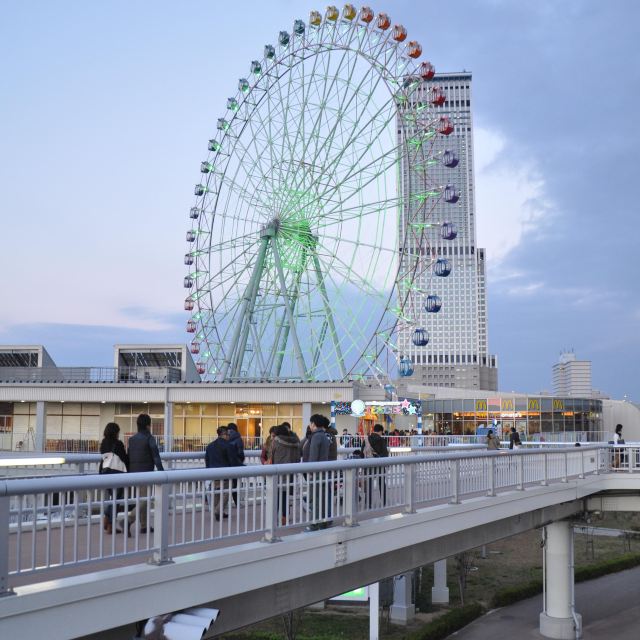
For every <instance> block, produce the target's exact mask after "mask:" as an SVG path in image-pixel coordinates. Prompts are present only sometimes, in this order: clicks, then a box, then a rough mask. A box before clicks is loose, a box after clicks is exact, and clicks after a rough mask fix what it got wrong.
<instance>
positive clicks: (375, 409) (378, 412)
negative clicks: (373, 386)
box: [334, 398, 422, 418]
mask: <svg viewBox="0 0 640 640" xmlns="http://www.w3.org/2000/svg"><path fill="white" fill-rule="evenodd" d="M334 411H335V413H336V415H340V416H354V417H356V418H362V417H365V416H370V417H372V418H375V417H376V416H383V415H394V414H395V415H405V416H419V415H422V403H421V402H420V401H419V400H408V399H407V398H405V399H404V400H399V401H397V402H377V401H372V402H363V401H362V400H354V401H353V402H336V403H335V405H334Z"/></svg>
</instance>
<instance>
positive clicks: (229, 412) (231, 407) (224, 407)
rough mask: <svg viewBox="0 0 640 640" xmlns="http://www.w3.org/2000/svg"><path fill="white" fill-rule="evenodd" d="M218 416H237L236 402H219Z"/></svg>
mask: <svg viewBox="0 0 640 640" xmlns="http://www.w3.org/2000/svg"><path fill="white" fill-rule="evenodd" d="M218 416H221V417H225V418H235V417H236V405H235V404H219V405H218ZM227 422H228V421H227Z"/></svg>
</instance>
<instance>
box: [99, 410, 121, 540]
mask: <svg viewBox="0 0 640 640" xmlns="http://www.w3.org/2000/svg"><path fill="white" fill-rule="evenodd" d="M103 435H104V438H103V439H102V442H101V443H100V453H101V454H102V460H100V466H99V467H98V473H100V474H112V473H126V472H127V471H128V470H129V456H128V455H127V452H126V450H125V448H124V444H123V443H122V440H120V425H118V424H116V423H115V422H109V423H108V424H107V426H106V427H105V428H104V434H103ZM107 493H108V499H109V504H107V506H106V507H105V508H104V517H103V518H102V526H103V527H104V530H105V531H106V532H107V533H108V534H109V535H111V534H112V533H113V503H112V500H113V489H109V490H108V492H107ZM123 498H124V488H123V487H120V488H119V489H117V490H116V500H122V499H123ZM122 508H123V507H122V505H121V504H117V505H116V513H117V512H118V511H121V510H122ZM116 533H122V529H116Z"/></svg>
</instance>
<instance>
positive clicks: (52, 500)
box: [0, 445, 640, 595]
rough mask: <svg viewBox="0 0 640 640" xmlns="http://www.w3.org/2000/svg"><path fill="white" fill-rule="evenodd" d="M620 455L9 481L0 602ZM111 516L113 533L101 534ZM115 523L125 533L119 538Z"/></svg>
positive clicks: (2, 522) (550, 452)
mask: <svg viewBox="0 0 640 640" xmlns="http://www.w3.org/2000/svg"><path fill="white" fill-rule="evenodd" d="M616 451H617V450H616ZM616 451H614V453H613V458H612V457H611V455H610V452H609V450H608V447H606V446H604V447H603V446H595V445H592V446H584V447H566V448H564V449H533V450H527V451H525V450H520V451H515V452H508V451H503V452H476V451H473V452H466V453H460V452H458V453H455V454H451V453H439V454H436V455H421V456H415V455H410V456H403V457H395V458H378V459H367V460H357V461H356V460H339V461H335V462H322V463H307V464H289V465H267V466H257V465H252V466H248V467H235V468H227V469H217V470H216V469H202V468H200V469H191V470H188V469H184V470H178V471H165V472H154V473H135V474H122V475H109V476H104V475H84V476H65V477H55V478H32V479H19V480H5V481H4V482H1V483H0V595H1V593H2V592H3V591H5V592H6V591H7V590H8V589H9V577H10V576H19V575H25V574H38V575H46V572H47V571H48V570H50V569H52V568H56V567H66V566H77V565H83V564H86V565H89V564H90V563H98V562H104V561H106V560H109V559H117V558H122V557H134V556H147V557H149V556H150V557H151V559H152V560H153V561H155V562H164V561H166V560H168V559H169V557H170V555H171V554H172V553H173V554H179V553H180V552H185V551H184V550H185V549H186V550H188V551H191V550H192V549H195V548H197V546H198V545H200V546H201V547H202V546H204V548H209V547H210V546H211V545H213V544H220V543H226V544H231V543H233V542H234V541H242V540H243V539H244V540H248V539H249V540H250V539H256V538H261V539H263V540H265V541H272V540H275V539H277V538H278V536H281V535H285V534H286V533H288V532H295V531H299V530H300V528H301V527H305V526H306V527H308V528H311V529H318V528H324V527H327V526H330V525H331V524H332V523H334V522H337V523H341V524H344V525H347V526H349V525H354V524H355V523H357V522H358V521H359V520H363V519H366V518H370V517H375V516H379V515H381V514H387V513H402V512H405V513H406V512H412V511H414V510H415V509H416V508H418V507H426V506H429V505H430V504H438V503H441V502H442V501H449V502H452V503H457V502H459V501H460V500H462V499H463V498H466V497H472V496H479V495H483V494H485V495H489V496H494V495H496V494H497V493H498V492H500V491H504V490H513V489H524V488H525V487H526V486H531V485H534V484H539V485H546V484H549V483H552V482H558V481H561V482H563V481H564V482H566V481H567V479H568V478H576V477H577V478H581V477H584V476H585V474H597V473H599V472H601V471H604V470H608V469H609V468H610V463H611V462H612V460H613V463H615V453H616ZM627 452H628V455H627V458H626V461H627V462H626V464H627V465H630V464H631V461H633V465H634V466H635V469H634V470H639V469H638V459H639V456H640V449H639V448H638V447H635V448H629V449H628V450H627ZM169 455H178V454H169ZM183 455H184V454H183ZM196 455H197V454H189V456H196ZM187 459H188V460H192V459H195V458H191V457H189V458H187ZM620 464H622V460H620ZM109 511H111V513H112V514H115V516H114V518H113V520H114V522H113V531H114V534H113V535H108V534H107V533H106V532H105V530H104V528H103V526H102V523H103V519H104V517H105V515H106V514H107V513H108V512H109ZM132 522H133V523H134V525H135V526H133V527H131V537H128V536H127V533H126V532H127V530H128V529H129V525H130V524H131V523H132ZM138 525H141V527H142V528H141V527H140V526H138ZM148 525H152V526H148ZM118 526H119V527H120V528H121V529H122V530H123V533H120V534H116V533H115V531H116V527H118ZM43 579H44V578H43Z"/></svg>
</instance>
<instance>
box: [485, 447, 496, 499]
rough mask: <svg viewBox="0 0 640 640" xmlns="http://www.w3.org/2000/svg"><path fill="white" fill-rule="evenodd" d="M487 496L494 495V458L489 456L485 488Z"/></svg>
mask: <svg viewBox="0 0 640 640" xmlns="http://www.w3.org/2000/svg"><path fill="white" fill-rule="evenodd" d="M487 495H488V496H495V495H496V458H495V456H491V458H489V489H488V490H487Z"/></svg>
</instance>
